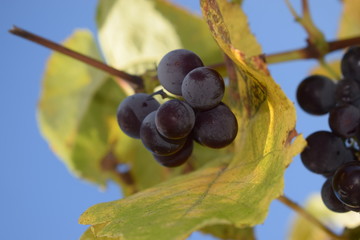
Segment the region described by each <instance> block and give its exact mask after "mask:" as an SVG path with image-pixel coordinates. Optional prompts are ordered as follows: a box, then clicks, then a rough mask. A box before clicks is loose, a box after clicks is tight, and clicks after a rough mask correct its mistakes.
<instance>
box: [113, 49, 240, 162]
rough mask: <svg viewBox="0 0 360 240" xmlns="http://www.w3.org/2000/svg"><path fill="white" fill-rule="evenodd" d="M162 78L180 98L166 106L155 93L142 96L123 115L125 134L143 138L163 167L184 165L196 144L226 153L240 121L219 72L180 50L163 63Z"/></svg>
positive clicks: (129, 100)
mask: <svg viewBox="0 0 360 240" xmlns="http://www.w3.org/2000/svg"><path fill="white" fill-rule="evenodd" d="M157 73H158V78H159V82H160V84H161V85H162V87H163V88H164V89H165V90H166V91H168V92H169V93H171V94H174V96H176V97H174V98H171V99H168V100H167V101H165V102H164V103H163V104H161V105H160V103H159V102H158V101H157V100H156V99H155V98H154V97H153V95H154V94H152V95H149V94H145V93H136V94H134V95H132V96H129V97H127V98H126V99H125V100H124V101H122V102H121V103H120V105H119V107H118V110H117V120H118V124H119V126H120V129H121V130H122V131H123V132H124V133H125V134H127V135H128V136H130V137H133V138H137V139H139V138H140V139H141V141H142V143H143V145H144V146H145V148H146V149H148V150H149V151H150V152H151V153H152V154H153V156H154V159H155V160H156V161H157V162H159V163H160V164H161V165H163V166H165V167H176V166H180V165H181V164H183V163H185V162H186V160H187V159H188V158H189V157H190V156H191V154H192V150H193V142H194V140H195V141H196V142H198V143H200V144H202V145H204V146H207V147H210V148H223V147H225V146H227V145H229V144H230V143H231V142H232V141H233V140H234V139H235V137H236V135H237V131H238V124H237V120H236V117H235V115H234V114H233V113H232V111H231V110H230V108H229V107H228V106H226V105H225V104H224V103H223V102H222V98H223V96H224V91H225V84H224V80H223V78H222V77H221V75H220V74H219V73H218V72H217V71H215V70H213V69H211V68H208V67H205V66H204V64H203V63H202V61H201V59H200V58H199V57H198V56H197V55H196V54H195V53H193V52H191V51H188V50H185V49H177V50H174V51H171V52H169V53H167V54H166V55H165V56H164V57H163V58H162V59H161V61H160V63H159V65H158V69H157Z"/></svg>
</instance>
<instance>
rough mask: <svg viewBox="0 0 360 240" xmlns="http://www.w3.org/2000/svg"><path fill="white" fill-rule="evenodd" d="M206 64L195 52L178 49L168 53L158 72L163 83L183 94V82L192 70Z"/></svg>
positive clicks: (173, 90)
mask: <svg viewBox="0 0 360 240" xmlns="http://www.w3.org/2000/svg"><path fill="white" fill-rule="evenodd" d="M201 66H204V64H203V62H202V61H201V59H200V58H199V56H197V55H196V54H195V53H193V52H191V51H189V50H186V49H177V50H173V51H171V52H169V53H167V54H166V55H165V56H164V57H163V58H162V59H161V61H160V63H159V65H158V68H157V73H158V78H159V81H160V83H161V85H162V86H163V87H164V88H165V89H166V90H167V91H169V92H171V93H173V94H175V95H181V84H182V82H183V80H184V78H185V76H186V74H188V73H189V72H190V71H191V70H193V69H195V68H197V67H201Z"/></svg>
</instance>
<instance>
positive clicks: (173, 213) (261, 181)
mask: <svg viewBox="0 0 360 240" xmlns="http://www.w3.org/2000/svg"><path fill="white" fill-rule="evenodd" d="M201 4H202V10H203V15H204V16H205V18H206V20H207V23H208V25H209V27H210V29H211V32H212V33H213V36H214V38H215V40H216V41H217V43H218V45H219V46H220V47H221V49H222V50H223V51H224V52H225V53H226V54H227V56H228V57H229V64H230V65H231V67H230V70H231V71H232V73H233V74H231V75H232V76H231V77H230V85H229V87H228V89H227V90H228V91H229V92H230V94H229V99H231V100H229V102H228V104H229V105H230V106H231V107H232V110H233V111H234V113H235V115H236V117H237V119H238V123H239V132H238V136H237V138H236V139H235V141H234V143H233V144H232V145H231V146H229V147H227V148H226V151H227V154H226V155H220V156H218V157H217V158H215V157H214V159H213V160H212V161H210V162H209V163H208V164H205V165H204V166H203V167H201V168H200V169H197V170H196V171H193V172H191V173H189V174H186V175H182V176H179V177H176V178H172V179H170V180H168V181H166V182H163V183H161V184H159V185H156V186H154V187H151V188H148V189H146V190H144V191H141V192H138V193H136V194H134V195H132V196H129V197H127V198H125V199H121V200H117V201H112V202H107V203H101V204H97V205H95V206H93V207H91V208H89V209H88V210H87V211H86V212H84V213H83V214H82V216H81V217H80V220H79V221H80V223H81V224H89V225H93V226H95V227H96V226H99V225H101V226H102V227H101V229H100V230H99V231H97V236H98V237H102V236H107V237H120V236H121V237H123V238H124V239H131V240H138V239H139V240H140V239H158V240H162V239H164V240H165V239H166V240H169V239H182V238H184V237H186V236H188V234H190V233H191V232H193V231H196V230H198V229H201V228H204V227H206V226H209V225H216V224H226V225H234V226H236V227H239V228H240V227H245V226H254V225H256V224H259V223H261V222H263V221H264V219H265V217H266V215H267V211H268V208H269V205H270V203H271V201H272V200H273V199H275V198H276V197H278V196H279V195H281V194H282V191H283V185H284V183H283V174H284V171H285V169H286V167H287V166H288V165H289V164H290V162H291V160H292V157H293V156H294V155H296V154H298V153H299V152H300V151H301V150H302V148H303V147H304V145H305V141H304V139H303V138H302V137H301V136H299V137H297V133H296V131H295V130H294V127H295V120H296V118H295V109H294V106H293V103H292V102H291V101H289V99H287V98H286V96H285V95H284V93H283V92H282V90H281V89H280V87H279V86H278V85H277V84H276V83H275V82H274V80H273V79H272V78H271V76H270V75H269V73H268V71H267V69H266V65H265V64H264V63H263V62H262V60H261V58H259V57H256V56H255V57H251V58H246V55H245V54H244V53H243V52H242V51H243V48H245V46H246V44H245V43H246V42H247V41H248V39H253V36H248V35H249V34H251V33H250V31H249V29H248V27H246V28H239V29H237V28H236V27H235V26H231V27H229V26H228V24H229V25H231V23H232V21H231V19H233V18H234V19H236V20H237V22H238V23H242V22H245V23H246V22H247V19H246V17H245V15H244V14H237V13H241V9H240V8H239V6H238V5H235V6H234V5H232V4H234V3H229V2H228V1H226V0H222V1H215V0H209V1H202V2H201ZM231 6H234V7H237V10H236V11H233V10H232V9H231ZM238 26H241V27H244V26H247V25H246V24H245V25H244V24H239V25H238ZM230 31H232V32H230ZM230 33H231V34H230ZM237 34H239V35H242V39H243V40H241V39H239V41H240V42H236V46H237V47H241V48H240V49H237V48H236V47H235V45H234V44H233V41H234V40H233V39H236V40H237V39H238V37H237ZM253 44H256V42H253ZM254 49H256V48H254Z"/></svg>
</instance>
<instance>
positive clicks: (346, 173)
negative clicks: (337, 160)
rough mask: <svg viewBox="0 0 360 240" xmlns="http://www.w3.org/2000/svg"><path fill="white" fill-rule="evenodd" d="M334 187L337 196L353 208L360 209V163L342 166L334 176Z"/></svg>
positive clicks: (353, 162)
mask: <svg viewBox="0 0 360 240" xmlns="http://www.w3.org/2000/svg"><path fill="white" fill-rule="evenodd" d="M332 186H333V189H334V191H335V194H336V196H337V197H338V198H339V200H340V201H342V202H343V203H344V204H345V205H348V206H349V207H351V208H356V209H359V208H360V162H358V161H352V162H348V163H346V164H344V165H342V166H341V167H340V168H339V169H338V170H337V171H336V172H335V174H334V177H333V181H332Z"/></svg>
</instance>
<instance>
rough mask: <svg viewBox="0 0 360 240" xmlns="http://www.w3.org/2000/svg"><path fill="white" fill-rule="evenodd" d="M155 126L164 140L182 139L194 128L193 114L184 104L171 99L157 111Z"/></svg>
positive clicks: (187, 105)
mask: <svg viewBox="0 0 360 240" xmlns="http://www.w3.org/2000/svg"><path fill="white" fill-rule="evenodd" d="M155 124H156V128H157V130H158V131H159V133H160V134H161V135H163V136H164V137H166V138H170V139H180V138H184V137H186V136H187V135H189V133H190V132H191V130H192V129H193V127H194V124H195V113H194V110H193V109H192V108H191V107H190V106H189V104H187V103H186V102H184V101H180V100H178V99H172V100H169V101H167V102H165V103H164V104H162V105H161V106H160V108H159V109H158V110H157V112H156V117H155Z"/></svg>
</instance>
